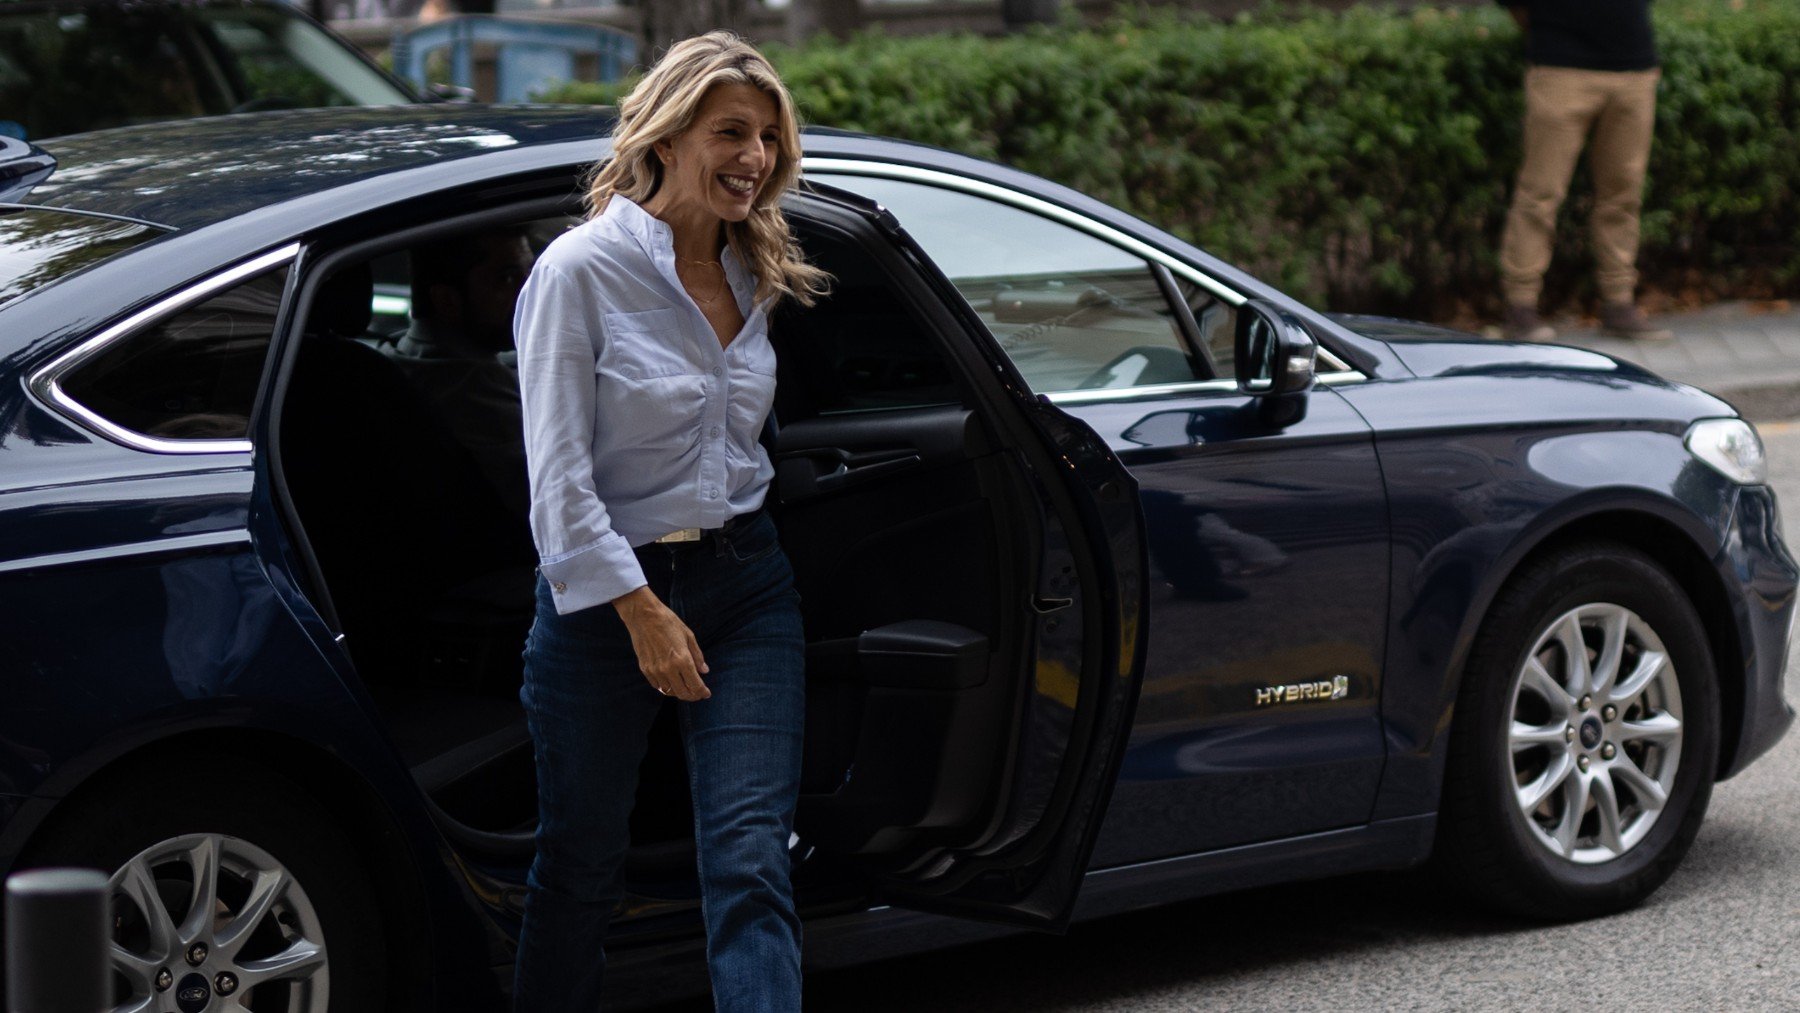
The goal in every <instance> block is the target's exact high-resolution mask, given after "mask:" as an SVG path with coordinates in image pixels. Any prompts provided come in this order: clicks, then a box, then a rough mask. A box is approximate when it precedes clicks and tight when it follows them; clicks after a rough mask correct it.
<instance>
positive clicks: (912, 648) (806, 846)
mask: <svg viewBox="0 0 1800 1013" xmlns="http://www.w3.org/2000/svg"><path fill="white" fill-rule="evenodd" d="M565 210H566V209H565ZM792 218H793V220H794V223H795V227H796V230H797V233H798V235H799V237H800V240H801V243H802V245H803V247H804V249H805V250H806V253H807V254H808V256H809V257H810V258H811V260H812V261H813V262H814V263H815V264H818V265H819V266H821V267H823V268H825V269H826V270H828V271H829V272H830V273H831V275H832V277H833V283H832V287H831V292H830V294H829V295H828V296H827V297H826V298H824V299H823V300H821V301H820V303H819V304H818V305H817V306H816V307H814V308H812V309H810V310H808V311H805V312H793V311H787V310H784V311H781V312H778V313H777V314H776V315H775V317H774V318H773V320H772V322H771V339H772V341H773V342H774V344H775V346H776V349H777V354H778V360H779V367H778V368H779V374H778V390H777V400H776V409H775V418H776V425H774V426H771V433H770V434H767V435H766V436H765V441H766V444H767V445H768V446H769V447H770V449H771V451H772V455H773V457H774V459H775V462H776V468H777V476H776V479H775V483H774V485H773V487H772V488H771V490H770V493H769V497H768V501H767V506H768V508H769V510H770V511H771V512H772V514H773V515H774V517H775V519H776V522H777V524H778V526H779V527H780V529H781V531H782V543H783V546H784V548H785V549H786V551H787V553H788V555H789V557H790V559H791V560H792V562H793V566H794V570H795V573H796V585H797V589H798V591H799V593H800V596H801V601H802V608H803V613H804V617H805V626H806V637H807V641H808V643H807V668H806V681H807V733H806V755H805V768H804V777H803V786H802V798H801V801H800V808H799V813H798V817H797V831H798V833H797V840H796V842H795V845H794V846H795V848H796V857H797V858H800V859H802V861H801V864H800V866H799V867H798V871H797V873H796V878H797V885H798V886H799V887H800V889H801V890H802V900H803V902H805V901H806V900H807V898H808V897H809V896H811V897H816V896H817V893H816V892H814V893H811V894H809V893H808V892H807V891H808V890H809V889H810V888H809V887H808V886H807V884H808V883H809V882H832V883H841V882H842V881H843V880H844V868H845V865H844V863H845V862H848V861H853V862H856V863H857V864H858V867H859V868H862V869H870V868H873V869H875V870H881V869H895V868H901V867H906V866H908V865H910V864H916V863H919V862H920V861H922V860H923V859H924V858H925V857H926V856H928V855H929V854H930V853H931V851H932V849H934V848H941V847H952V846H967V845H970V844H973V843H976V842H978V841H979V840H980V839H981V837H982V835H983V834H984V833H989V832H991V823H992V822H993V812H994V809H995V805H996V799H997V797H998V790H997V787H996V786H997V785H1000V784H1003V783H1004V781H1003V779H1004V777H1005V775H1006V771H1007V765H1006V763H1005V762H1004V761H1005V759H1006V758H1007V757H1008V756H1010V755H1011V750H1010V748H1009V736H1010V735H1011V734H1012V728H1011V726H1012V725H1013V724H1014V723H1015V722H1014V721H1013V715H1014V714H1015V713H1016V712H1017V711H1018V701H1019V699H1020V693H1021V689H1022V686H1021V680H1020V679H1019V678H1017V677H1016V676H1015V673H1019V672H1022V671H1024V670H1025V669H1026V667H1027V666H1026V664H1025V663H1024V661H1023V659H1024V658H1025V657H1026V654H1025V652H1026V651H1027V650H1028V644H1027V641H1026V637H1027V636H1028V634H1029V629H1030V627H1029V624H1028V622H1027V617H1026V615H1025V612H1026V610H1024V609H1009V608H1007V607H1005V603H1007V602H1023V601H1025V600H1027V599H1026V598H1025V597H1023V596H1024V595H1026V593H1027V592H1026V589H1027V588H1029V587H1030V586H1032V585H1031V584H1030V583H1028V582H1030V581H1034V580H1035V571H1036V568H1037V563H1036V556H1037V554H1036V552H1035V550H1034V548H1033V547H1034V546H1035V545H1037V544H1038V542H1039V540H1041V538H1042V537H1043V535H1042V525H1043V521H1042V519H1041V517H1040V516H1039V514H1038V512H1037V509H1036V503H1035V500H1034V498H1033V491H1032V488H1031V487H1030V485H1029V484H1028V479H1027V477H1026V476H1025V474H1024V472H1023V469H1022V467H1021V465H1020V464H1019V457H1018V455H1017V454H1016V453H1014V452H1012V451H1010V450H1008V449H1007V448H1006V447H1005V446H1004V444H1003V443H1002V442H1001V441H1000V440H998V439H996V437H995V432H994V430H993V428H992V427H991V426H990V425H989V424H988V423H987V422H985V421H984V420H983V417H982V415H981V413H980V412H979V411H978V410H977V409H976V408H975V404H976V402H975V400H974V398H973V397H972V396H971V395H970V392H969V385H968V383H967V381H966V380H965V379H964V375H963V370H964V369H965V368H966V367H964V366H961V365H959V364H958V362H957V360H956V357H955V356H954V355H953V354H952V353H951V351H950V346H949V343H948V342H947V340H946V332H947V325H946V322H945V321H946V319H949V318H946V317H944V316H943V315H942V314H941V312H940V313H939V314H938V315H937V316H933V315H932V313H931V312H929V311H927V310H926V309H925V308H924V307H926V306H928V305H929V304H930V302H931V300H930V299H929V298H927V296H926V295H925V292H926V289H925V286H926V285H927V284H928V282H927V281H925V280H924V279H922V278H920V277H918V275H917V273H916V269H912V268H909V267H908V266H907V265H906V262H905V261H903V260H900V259H899V258H898V257H896V256H895V255H894V254H893V253H892V251H891V249H888V248H886V247H885V246H884V244H883V243H882V242H881V241H879V240H878V239H876V238H874V233H873V231H872V230H871V229H870V227H869V226H868V225H866V224H864V223H863V221H862V219H860V218H859V217H857V216H856V215H854V214H852V213H850V212H848V211H846V210H845V209H843V208H833V207H831V206H830V205H829V204H828V203H826V202H820V203H819V204H818V205H817V206H814V204H813V203H812V202H808V203H806V204H804V205H802V206H801V207H800V208H798V209H796V212H795V213H794V214H792ZM573 221H574V219H572V218H570V217H568V216H567V215H566V214H557V215H551V216H545V215H543V214H542V212H541V211H539V212H538V213H537V217H535V218H529V219H528V218H527V217H526V216H525V215H523V214H520V215H518V216H515V217H514V218H513V219H512V220H511V221H510V222H509V223H508V224H510V225H512V226H514V227H515V228H516V227H519V226H521V225H522V226H523V229H524V232H525V234H526V235H528V236H529V241H530V244H531V247H532V251H533V252H534V253H535V252H537V251H540V250H541V249H542V247H543V246H544V245H545V244H546V243H547V242H548V240H550V239H551V238H553V237H554V236H555V234H557V233H558V232H560V231H561V230H562V229H563V228H566V227H568V226H569V225H571V224H572V223H573ZM478 227H480V228H485V227H488V226H487V225H486V224H484V225H481V226H478ZM475 228H477V227H474V226H469V225H462V226H447V227H445V228H443V229H440V230H438V231H436V232H433V231H430V230H426V231H424V232H420V231H419V230H414V232H413V233H411V234H409V235H408V236H406V237H405V242H404V244H401V243H399V242H398V241H397V239H396V238H395V237H393V236H392V234H390V235H389V236H388V237H377V238H373V239H370V240H367V241H365V242H363V243H361V244H359V245H357V246H352V247H349V248H346V249H344V250H342V251H340V252H339V253H337V254H334V255H332V256H330V257H328V258H326V259H325V260H323V261H321V262H320V266H319V268H318V269H317V271H316V273H315V274H314V275H313V276H312V278H311V280H310V281H306V282H303V283H302V285H303V288H302V299H303V301H304V305H305V309H304V311H303V313H302V314H300V320H301V323H300V326H299V340H298V342H297V350H296V351H295V352H294V353H293V358H292V365H291V367H290V372H289V376H288V380H287V384H286V387H285V394H284V399H283V401H282V408H281V415H280V418H279V428H278V432H279V437H278V445H277V447H278V451H277V468H278V472H279V474H280V476H281V482H282V483H283V485H284V486H285V489H286V496H287V501H288V503H289V505H290V507H291V510H292V514H291V518H290V519H291V521H292V525H291V527H292V529H293V530H294V532H295V535H296V541H297V542H298V543H299V544H300V545H302V546H303V547H304V548H305V549H307V550H310V558H311V560H312V562H313V564H314V567H315V568H314V572H313V582H314V583H315V585H316V586H315V587H314V588H313V589H312V590H313V591H314V595H313V597H314V599H315V600H316V601H320V602H321V611H322V613H323V614H324V615H326V617H327V619H328V621H332V620H333V617H334V616H335V623H336V625H337V628H338V629H339V630H341V631H342V632H343V633H344V634H345V638H344V643H345V645H346V648H347V650H348V651H349V654H350V656H351V659H352V661H353V663H354V665H355V667H356V670H357V672H358V673H359V675H360V677H361V679H362V681H363V682H364V684H365V686H366V688H367V690H368V692H369V694H370V697H371V699H372V700H373V701H374V702H375V704H376V706H377V708H378V710H379V712H380V715H381V717H382V719H383V720H384V722H385V723H386V725H387V728H388V732H389V734H390V736H391V739H392V741H393V743H394V746H395V748H396V749H397V750H398V752H399V753H400V755H401V757H402V758H403V759H404V761H405V763H406V764H407V766H408V767H409V768H410V769H411V771H412V774H413V777H414V779H415V781H416V782H417V783H418V785H419V787H420V789H421V791H423V792H424V793H425V794H426V795H427V796H428V797H429V798H430V800H431V801H432V803H433V804H434V805H435V808H436V810H437V814H438V816H439V824H440V826H441V827H442V829H443V830H444V832H445V833H446V834H447V835H448V836H449V837H450V839H451V840H452V841H454V842H455V843H456V844H457V846H458V847H459V848H463V849H467V850H468V851H469V852H470V853H471V854H473V855H476V856H479V857H481V858H483V859H485V860H487V861H489V862H490V863H498V864H502V865H511V866H512V867H518V868H522V867H523V865H524V864H525V863H526V862H528V861H529V859H530V856H531V853H532V847H533V845H532V838H531V833H532V830H533V828H534V826H535V823H536V815H535V814H536V797H535V785H534V781H533V759H532V750H531V743H530V736H529V734H528V732H527V729H526V727H525V720H524V716H523V711H522V708H521V706H520V704H519V696H518V694H519V688H520V685H521V679H522V671H523V662H522V658H521V650H522V647H523V644H524V642H525V637H526V633H527V631H528V630H529V628H530V625H531V620H532V610H533V608H534V595H533V588H534V583H535V581H536V579H537V578H536V574H535V570H534V566H535V563H536V556H535V551H534V549H533V547H532V542H531V537H530V531H529V527H528V522H527V517H526V516H525V515H524V513H523V511H522V510H520V509H518V508H517V507H516V505H515V506H510V507H509V506H508V497H507V496H506V495H505V494H504V490H502V489H498V488H496V487H495V485H494V482H493V481H491V480H490V477H491V468H490V469H488V473H487V474H484V468H483V466H482V463H481V462H480V461H478V460H477V457H478V456H479V454H480V453H481V449H480V448H478V447H477V448H472V447H470V446H469V445H467V444H466V442H465V441H464V440H459V438H458V431H457V426H456V425H454V424H452V422H453V419H454V418H455V417H456V416H457V414H458V413H464V412H470V411H473V410H475V409H473V408H472V407H471V406H470V404H468V403H465V402H464V401H462V400H459V397H460V395H459V393H458V390H457V389H448V390H447V389H444V388H436V389H428V388H427V387H425V386H422V385H421V383H420V382H419V374H418V373H417V372H416V371H415V370H410V369H409V364H408V363H407V361H406V356H405V355H403V354H401V353H400V352H399V351H398V349H397V346H398V345H399V344H400V343H401V338H402V337H403V331H402V328H403V326H404V325H405V320H406V318H405V315H404V312H403V311H404V309H405V307H403V306H402V305H401V302H402V300H403V299H404V298H405V293H407V292H408V290H409V284H410V282H411V281H412V279H410V278H409V277H408V270H409V265H410V263H411V261H412V258H411V257H410V256H409V251H416V250H417V249H418V248H419V246H420V244H424V243H432V244H436V243H443V242H447V241H451V240H453V239H455V238H456V236H457V235H458V233H459V230H460V233H461V234H463V235H464V236H466V235H467V234H468V233H469V232H471V231H473V230H474V229H475ZM411 290H412V291H414V292H417V291H418V287H417V286H416V285H415V286H412V288H411ZM481 368H482V369H483V370H485V371H488V372H492V371H493V370H501V371H505V370H509V369H511V368H512V367H511V365H510V364H509V362H508V361H507V357H506V356H505V355H504V354H501V355H498V356H489V357H488V358H487V360H486V361H484V362H482V363H481ZM514 382H515V383H516V380H515V381H514ZM514 466H515V467H522V466H523V465H522V459H521V461H520V463H518V464H516V465H514ZM517 478H518V480H519V481H521V482H522V481H523V476H522V475H519V476H517ZM326 603H328V604H326ZM327 609H329V611H327ZM677 706H679V704H677V703H676V702H675V701H673V700H671V701H670V702H669V703H668V704H667V705H666V706H665V708H664V713H663V715H662V716H661V718H659V720H658V722H657V725H656V727H655V730H654V732H653V734H652V742H651V746H650V749H649V753H648V755H647V757H646V759H645V761H644V764H643V767H642V772H641V779H640V787H639V791H638V803H637V808H636V811H635V813H634V815H633V817H632V827H631V829H632V839H633V849H632V852H631V855H630V857H629V859H628V861H627V867H626V890H627V895H628V901H629V900H630V899H631V898H634V897H635V898H637V899H638V900H639V901H640V906H639V910H641V911H666V910H667V909H668V907H667V905H668V904H669V903H675V904H691V903H693V902H694V899H695V898H697V896H698V893H697V885H696V883H695V882H694V872H693V868H694V866H693V831H692V814H691V811H690V808H689V802H688V792H687V790H686V784H687V781H686V771H685V769H684V762H683V756H682V750H681V748H680V743H679V740H678V733H677V724H676V721H675V720H674V715H675V708H676V707H677ZM809 877H812V878H810V879H809ZM834 889H835V888H834ZM657 901H663V902H666V903H665V904H663V906H661V907H658V906H657V904H656V903H655V902H657Z"/></svg>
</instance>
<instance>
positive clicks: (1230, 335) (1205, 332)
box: [1175, 278, 1237, 377]
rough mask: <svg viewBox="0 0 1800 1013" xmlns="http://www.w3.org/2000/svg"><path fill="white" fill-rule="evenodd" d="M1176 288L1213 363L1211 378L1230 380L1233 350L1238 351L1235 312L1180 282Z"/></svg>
mask: <svg viewBox="0 0 1800 1013" xmlns="http://www.w3.org/2000/svg"><path fill="white" fill-rule="evenodd" d="M1175 285H1176V288H1178V289H1179V290H1180V292H1181V299H1182V301H1183V302H1185V303H1187V305H1188V311H1189V312H1190V313H1192V314H1193V316H1194V326H1195V329H1196V330H1197V331H1198V333H1199V335H1200V344H1201V345H1203V346H1205V348H1206V355H1207V358H1208V359H1210V360H1211V361H1212V367H1213V375H1214V376H1223V377H1230V376H1233V375H1235V373H1234V357H1235V352H1234V350H1235V349H1236V347H1237V309H1236V307H1234V306H1232V305H1231V304H1230V303H1228V302H1226V301H1225V300H1223V299H1220V298H1219V297H1218V295H1217V294H1215V293H1213V292H1212V291H1210V290H1208V289H1205V288H1202V287H1201V286H1199V285H1196V284H1194V283H1193V282H1191V281H1189V280H1187V279H1186V278H1180V279H1177V280H1176V283H1175Z"/></svg>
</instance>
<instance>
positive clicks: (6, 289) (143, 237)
mask: <svg viewBox="0 0 1800 1013" xmlns="http://www.w3.org/2000/svg"><path fill="white" fill-rule="evenodd" d="M162 233H163V230H162V229H159V228H157V227H155V226H153V225H140V224H138V223H136V222H121V221H117V220H115V219H111V218H96V217H93V216H91V215H80V214H71V213H69V212H67V211H46V210H44V209H42V208H0V306H3V305H5V304H6V303H9V302H11V301H12V300H14V299H17V298H18V297H20V296H22V295H24V294H25V293H27V292H30V291H31V290H32V289H34V288H38V287H39V286H42V285H48V284H50V283H51V282H53V281H55V280H57V279H58V278H62V277H64V276H66V275H71V274H74V273H75V272H76V271H79V270H81V269H83V268H87V267H92V266H93V265H95V264H98V263H100V262H101V261H103V260H106V259H107V258H109V257H113V256H117V255H118V254H121V253H124V252H125V251H126V250H129V249H131V248H132V247H134V246H137V245H139V244H141V243H147V242H149V241H150V240H152V239H155V238H156V237H157V236H159V235H161V234H162Z"/></svg>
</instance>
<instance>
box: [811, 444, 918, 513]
mask: <svg viewBox="0 0 1800 1013" xmlns="http://www.w3.org/2000/svg"><path fill="white" fill-rule="evenodd" d="M921 460H922V459H921V458H920V457H919V452H918V451H916V450H913V449H911V448H905V449H893V450H863V451H849V450H844V449H842V448H839V447H820V448H816V449H808V450H800V451H795V452H793V453H790V454H784V455H783V456H782V458H781V461H780V463H779V464H777V465H776V479H777V481H778V483H779V490H778V491H779V493H780V496H781V500H782V502H784V503H787V502H792V501H794V500H796V499H805V498H807V497H809V496H818V495H821V494H824V493H828V492H836V491H838V490H840V489H844V488H848V487H850V486H853V485H859V484H861V483H863V482H868V481H871V480H874V479H878V478H883V477H885V476H888V475H892V474H894V473H896V472H901V471H905V470H907V469H908V468H911V467H914V466H915V465H917V464H919V463H920V461H921Z"/></svg>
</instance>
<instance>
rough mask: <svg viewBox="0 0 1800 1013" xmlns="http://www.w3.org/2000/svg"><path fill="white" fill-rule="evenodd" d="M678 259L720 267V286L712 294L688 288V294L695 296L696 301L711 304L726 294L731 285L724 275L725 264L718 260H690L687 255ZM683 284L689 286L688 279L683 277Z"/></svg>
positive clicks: (701, 265)
mask: <svg viewBox="0 0 1800 1013" xmlns="http://www.w3.org/2000/svg"><path fill="white" fill-rule="evenodd" d="M676 259H678V260H680V261H681V262H682V263H684V264H694V265H697V266H700V267H704V266H706V265H708V264H711V265H713V266H714V267H717V268H718V269H719V273H720V277H719V287H718V288H716V289H714V290H713V294H712V295H700V294H698V293H696V292H695V291H694V290H693V289H691V288H689V289H688V295H689V296H690V297H691V298H693V300H694V301H695V302H697V303H700V304H701V305H703V306H711V305H712V304H713V303H716V302H718V301H719V298H720V297H721V296H723V295H724V294H725V292H726V290H727V289H729V288H730V287H731V282H730V279H728V278H725V277H724V272H725V265H723V264H721V263H719V262H718V261H716V260H689V259H687V258H686V257H678V258H676ZM681 284H682V287H684V288H686V287H687V279H686V278H683V279H682V280H681Z"/></svg>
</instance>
